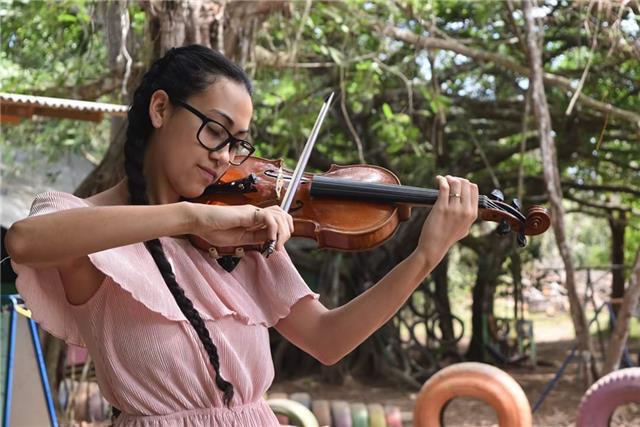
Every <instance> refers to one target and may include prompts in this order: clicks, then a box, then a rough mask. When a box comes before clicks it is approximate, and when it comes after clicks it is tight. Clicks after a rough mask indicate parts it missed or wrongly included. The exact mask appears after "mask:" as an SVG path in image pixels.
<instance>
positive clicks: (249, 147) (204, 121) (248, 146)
mask: <svg viewBox="0 0 640 427" xmlns="http://www.w3.org/2000/svg"><path fill="white" fill-rule="evenodd" d="M175 104H177V105H179V106H181V107H183V108H184V109H186V110H188V111H190V112H191V113H193V114H195V115H196V116H197V117H198V118H199V119H200V120H202V125H200V128H199V129H198V133H197V134H196V139H197V140H198V143H199V144H200V145H202V146H203V147H204V148H205V149H207V150H209V151H211V152H214V151H218V150H222V149H223V148H224V147H226V146H227V145H228V144H231V143H235V144H238V145H240V146H242V147H243V148H245V149H247V150H249V154H247V156H246V157H244V158H243V159H242V160H241V161H240V162H239V163H238V162H234V161H233V160H232V159H229V163H231V164H232V165H234V166H240V165H241V164H242V163H243V162H244V161H245V160H247V159H248V158H249V157H250V156H251V155H252V154H253V153H254V152H255V151H256V148H255V147H254V146H253V145H252V144H251V143H250V142H249V141H245V140H244V139H238V138H236V137H235V136H233V135H232V134H231V132H229V129H227V128H226V127H225V126H224V125H223V124H222V123H220V122H219V121H217V120H214V119H212V118H210V117H207V116H206V115H204V114H203V113H201V112H200V111H198V110H197V109H195V108H194V107H192V106H191V105H189V104H187V103H186V102H182V101H176V102H175ZM209 123H215V124H217V125H218V126H220V127H221V128H222V129H224V131H225V132H227V138H226V139H225V140H224V141H222V143H221V144H220V145H218V146H217V147H214V148H211V147H207V146H206V145H205V144H204V143H203V142H202V140H201V139H200V133H201V132H202V130H203V129H204V128H205V127H206V126H207V125H208V124H209Z"/></svg>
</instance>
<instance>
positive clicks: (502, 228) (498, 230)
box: [496, 220, 511, 236]
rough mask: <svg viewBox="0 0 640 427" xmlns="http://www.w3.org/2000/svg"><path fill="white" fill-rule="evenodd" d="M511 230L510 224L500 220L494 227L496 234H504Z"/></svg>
mask: <svg viewBox="0 0 640 427" xmlns="http://www.w3.org/2000/svg"><path fill="white" fill-rule="evenodd" d="M510 232H511V226H510V225H509V224H508V223H507V221H505V220H502V221H500V224H498V228H496V234H497V235H498V236H504V235H506V234H509V233H510Z"/></svg>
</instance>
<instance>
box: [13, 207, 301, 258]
mask: <svg viewBox="0 0 640 427" xmlns="http://www.w3.org/2000/svg"><path fill="white" fill-rule="evenodd" d="M292 231H293V220H292V218H291V216H290V215H288V214H286V213H285V212H284V211H283V210H282V209H280V207H278V206H270V207H268V208H264V209H258V208H256V207H255V206H251V205H242V206H210V205H205V204H201V203H191V202H179V203H170V204H164V205H148V206H130V205H123V206H97V207H87V208H77V209H68V210H63V211H60V212H55V213H50V214H44V215H36V216H32V217H28V218H25V219H23V220H21V221H18V222H16V223H15V224H13V225H12V226H11V228H10V229H9V232H8V233H7V236H6V238H5V244H6V245H7V252H8V253H9V255H10V256H11V258H12V259H13V261H14V262H16V263H18V264H25V265H29V266H32V267H37V268H43V267H55V266H59V265H61V264H69V263H70V262H71V261H76V260H79V259H81V258H83V257H85V256H86V255H88V254H91V253H94V252H99V251H103V250H106V249H110V248H114V247H118V246H125V245H130V244H133V243H139V242H144V241H147V240H152V239H156V238H158V237H162V236H177V235H182V234H196V235H199V236H201V237H203V238H204V239H205V240H207V241H208V242H210V243H211V244H213V245H217V246H234V245H238V246H240V245H244V244H255V243H259V242H264V241H266V240H267V239H273V240H276V239H277V241H278V248H279V249H281V248H282V246H283V245H284V243H285V242H286V241H287V240H288V239H289V237H290V236H291V233H292Z"/></svg>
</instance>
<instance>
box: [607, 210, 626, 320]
mask: <svg viewBox="0 0 640 427" xmlns="http://www.w3.org/2000/svg"><path fill="white" fill-rule="evenodd" d="M608 219H609V228H610V229H611V274H612V276H613V281H612V285H611V301H612V303H613V312H614V314H615V316H616V318H617V317H618V313H619V311H620V303H619V301H620V300H621V299H622V297H624V232H625V229H626V228H627V216H626V214H625V212H624V211H613V212H611V214H610V215H609V218H608ZM612 320H613V319H612ZM610 329H612V330H613V329H614V323H612V322H610Z"/></svg>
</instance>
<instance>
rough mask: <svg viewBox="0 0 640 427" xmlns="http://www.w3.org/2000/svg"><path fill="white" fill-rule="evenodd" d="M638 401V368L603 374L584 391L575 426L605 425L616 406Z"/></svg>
mask: <svg viewBox="0 0 640 427" xmlns="http://www.w3.org/2000/svg"><path fill="white" fill-rule="evenodd" d="M633 402H636V403H640V368H627V369H620V370H619V371H615V372H612V373H610V374H609V375H605V376H604V377H602V378H600V379H599V380H598V381H597V382H596V383H595V384H593V385H592V386H591V387H590V388H589V390H587V392H586V393H585V395H584V396H583V397H582V400H581V401H580V406H579V407H578V418H577V420H576V427H605V426H608V425H609V420H610V418H611V416H612V415H613V413H614V411H615V410H616V408H617V407H618V406H621V405H625V404H627V403H633Z"/></svg>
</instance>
